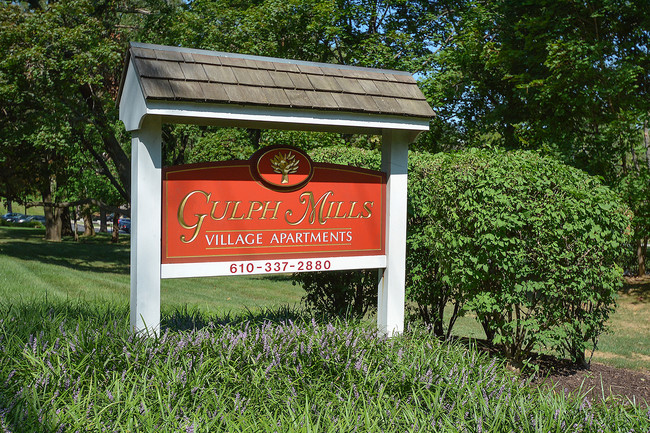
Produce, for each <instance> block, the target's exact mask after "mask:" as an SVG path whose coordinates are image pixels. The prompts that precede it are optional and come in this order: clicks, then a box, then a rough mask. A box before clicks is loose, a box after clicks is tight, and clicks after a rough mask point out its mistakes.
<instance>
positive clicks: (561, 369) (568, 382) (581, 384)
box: [537, 362, 650, 407]
mask: <svg viewBox="0 0 650 433" xmlns="http://www.w3.org/2000/svg"><path fill="white" fill-rule="evenodd" d="M542 374H544V373H543V372H542ZM537 383H538V384H539V385H540V386H554V387H555V390H556V391H558V392H566V393H580V394H581V395H582V394H585V395H587V396H588V397H589V400H590V401H591V402H597V401H602V400H609V399H615V400H618V401H620V402H624V403H627V402H633V403H636V404H642V405H643V404H645V405H647V406H649V407H650V373H647V372H643V371H634V370H627V369H624V368H616V367H611V366H609V365H604V364H598V363H593V362H592V363H591V365H590V366H589V368H586V369H585V368H579V367H577V366H575V365H573V364H570V363H565V364H561V363H556V364H555V365H554V366H553V369H552V371H550V372H548V376H545V377H542V376H541V375H540V379H538V381H537Z"/></svg>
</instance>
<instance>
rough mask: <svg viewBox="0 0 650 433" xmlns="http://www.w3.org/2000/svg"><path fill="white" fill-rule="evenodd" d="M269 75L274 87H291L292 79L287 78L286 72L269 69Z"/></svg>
mask: <svg viewBox="0 0 650 433" xmlns="http://www.w3.org/2000/svg"><path fill="white" fill-rule="evenodd" d="M269 75H270V76H271V79H272V80H273V83H274V84H275V87H284V88H286V89H293V87H294V85H293V81H291V78H289V74H287V73H286V72H277V71H269Z"/></svg>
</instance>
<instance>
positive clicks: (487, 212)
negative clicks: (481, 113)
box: [409, 150, 630, 362]
mask: <svg viewBox="0 0 650 433" xmlns="http://www.w3.org/2000/svg"><path fill="white" fill-rule="evenodd" d="M425 165H426V167H424V168H423V169H422V170H420V171H417V170H416V171H415V172H414V173H413V174H412V177H411V182H410V184H409V185H410V186H411V187H415V188H417V192H416V191H413V190H412V191H410V196H411V198H412V202H411V205H412V209H413V216H412V224H411V227H413V226H414V225H415V224H417V227H418V230H417V231H418V236H410V237H409V247H410V248H411V249H416V250H417V249H423V250H425V251H427V252H428V257H427V258H428V260H429V261H430V264H429V266H428V268H429V269H435V279H433V280H432V284H429V285H427V284H421V285H419V286H413V287H412V291H413V293H411V295H410V296H411V298H415V299H417V300H418V302H423V298H426V297H429V298H431V299H445V296H448V297H451V298H453V299H455V300H456V302H461V303H462V305H463V308H464V310H466V311H469V310H471V311H473V312H475V313H476V315H477V317H478V319H479V321H480V322H481V324H482V325H483V328H484V329H485V332H486V335H487V336H488V339H490V340H492V342H494V343H497V344H501V345H503V346H502V347H503V348H504V350H505V354H506V355H507V356H509V357H510V358H512V359H514V360H516V361H520V360H523V359H525V357H527V356H528V355H529V353H530V352H531V351H532V350H543V349H546V348H552V349H555V350H557V351H558V352H560V353H561V354H562V355H565V356H569V357H570V358H571V359H573V360H575V361H581V362H584V360H585V349H586V343H587V342H592V343H593V344H596V341H597V338H598V336H599V335H600V334H601V333H602V332H603V331H604V330H605V329H606V325H605V322H606V321H607V319H608V317H609V315H610V314H611V313H612V312H613V310H614V307H615V294H616V291H617V289H618V288H619V287H620V286H621V283H622V281H621V274H622V270H621V268H620V267H619V266H617V261H618V260H619V259H620V258H621V255H622V252H623V246H624V244H625V243H626V241H627V239H628V235H627V231H628V230H629V224H630V213H629V210H628V209H627V208H626V207H625V205H624V204H622V203H621V202H620V201H619V199H618V198H617V196H616V195H615V194H614V193H613V192H612V191H610V190H609V189H608V188H606V187H605V186H603V185H602V184H601V183H600V182H599V181H598V180H596V179H595V178H593V177H590V176H588V175H587V174H585V173H583V172H581V171H579V170H577V169H574V168H571V167H568V166H565V165H563V164H561V163H559V162H557V161H555V160H553V159H550V158H544V157H541V156H539V155H537V154H534V153H531V152H503V151H496V152H494V151H479V150H470V151H464V152H458V153H453V154H438V155H436V156H435V157H434V158H432V159H431V160H430V161H429V162H428V163H427V164H425ZM416 218H417V219H416ZM431 292H433V293H431ZM436 306H437V307H439V304H437V305H436Z"/></svg>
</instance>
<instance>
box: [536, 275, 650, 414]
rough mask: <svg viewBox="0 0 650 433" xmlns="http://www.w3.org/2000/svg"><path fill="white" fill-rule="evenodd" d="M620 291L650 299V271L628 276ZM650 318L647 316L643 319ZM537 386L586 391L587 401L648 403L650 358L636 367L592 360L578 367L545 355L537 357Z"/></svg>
mask: <svg viewBox="0 0 650 433" xmlns="http://www.w3.org/2000/svg"><path fill="white" fill-rule="evenodd" d="M623 294H625V295H627V296H633V297H634V298H635V300H636V301H638V302H642V303H646V302H650V275H646V276H645V277H642V278H627V279H626V283H625V287H624V290H623ZM645 320H649V321H650V318H647V319H644V321H645ZM539 365H540V374H539V377H540V378H539V379H538V380H537V383H538V384H539V385H540V386H554V387H555V389H556V390H557V391H559V392H562V391H564V392H568V393H576V392H580V393H581V394H587V395H588V397H589V399H590V401H592V402H596V401H602V400H607V399H616V400H618V401H621V402H628V401H630V402H635V403H637V404H645V405H647V406H650V362H649V363H648V366H647V368H645V369H642V370H639V371H636V370H628V369H624V368H616V367H612V366H609V365H605V364H601V363H596V362H592V363H591V365H590V366H589V367H588V368H581V367H579V366H576V365H574V364H571V363H569V362H567V361H559V360H555V359H552V358H544V359H543V360H541V361H540V364H539Z"/></svg>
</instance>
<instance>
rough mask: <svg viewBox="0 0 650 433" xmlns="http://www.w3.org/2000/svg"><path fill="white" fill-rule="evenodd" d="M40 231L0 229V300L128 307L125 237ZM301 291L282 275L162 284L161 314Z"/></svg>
mask: <svg viewBox="0 0 650 433" xmlns="http://www.w3.org/2000/svg"><path fill="white" fill-rule="evenodd" d="M43 237H44V230H42V229H41V230H39V229H33V228H23V227H0V298H1V299H3V300H5V301H9V302H13V301H17V300H21V299H22V300H28V299H32V298H39V299H40V298H41V297H43V296H47V297H48V298H52V299H84V300H91V301H92V300H97V299H101V300H105V301H109V302H128V299H129V291H130V288H129V236H128V235H124V234H122V235H120V242H119V243H118V244H111V243H110V235H107V234H98V235H97V236H93V237H88V238H85V237H80V239H79V241H78V242H75V241H74V240H73V239H71V238H69V239H64V241H63V242H57V243H53V242H44V241H43V240H42V238H43ZM303 293H304V292H303V290H302V289H301V288H300V287H299V286H294V285H293V284H292V282H291V280H290V279H289V278H288V277H287V276H285V275H274V276H237V277H216V278H183V279H172V280H162V281H161V304H162V309H163V310H164V309H169V308H171V309H173V308H177V307H179V306H183V305H187V306H189V307H192V308H198V309H200V310H203V311H211V312H220V311H230V310H233V309H235V310H241V309H246V308H256V307H272V306H277V305H285V304H288V305H296V304H298V303H300V299H301V297H302V295H303Z"/></svg>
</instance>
